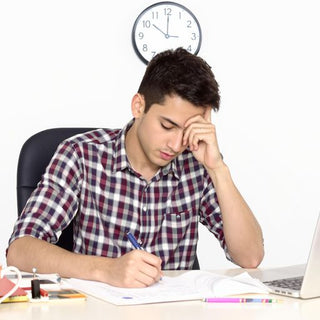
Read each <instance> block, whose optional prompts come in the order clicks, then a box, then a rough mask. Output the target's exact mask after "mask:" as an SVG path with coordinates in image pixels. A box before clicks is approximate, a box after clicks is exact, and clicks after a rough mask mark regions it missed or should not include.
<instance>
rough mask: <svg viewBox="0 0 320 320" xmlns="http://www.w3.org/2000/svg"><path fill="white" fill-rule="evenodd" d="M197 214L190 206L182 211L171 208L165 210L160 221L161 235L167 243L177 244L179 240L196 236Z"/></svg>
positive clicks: (186, 239)
mask: <svg viewBox="0 0 320 320" xmlns="http://www.w3.org/2000/svg"><path fill="white" fill-rule="evenodd" d="M197 222H198V214H197V211H196V209H195V208H193V207H191V208H190V209H186V210H183V211H180V210H177V209H171V210H169V211H167V212H166V213H165V215H164V217H163V221H162V235H163V236H164V237H166V238H167V242H168V244H175V245H177V244H178V243H180V242H181V241H189V240H190V239H193V238H194V237H195V236H197Z"/></svg>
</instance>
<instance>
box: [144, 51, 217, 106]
mask: <svg viewBox="0 0 320 320" xmlns="http://www.w3.org/2000/svg"><path fill="white" fill-rule="evenodd" d="M138 93H140V94H141V95H143V97H144V100H145V112H147V111H148V110H149V109H150V107H151V106H152V105H153V104H155V103H157V104H162V103H164V100H165V97H166V96H172V95H178V96H180V97H181V98H183V99H185V100H187V101H189V102H190V103H192V104H193V105H195V106H202V107H204V106H211V107H212V108H213V109H214V110H215V111H218V110H219V106H220V94H219V85H218V83H217V81H216V80H215V77H214V74H213V72H212V70H211V67H210V66H209V65H208V64H207V63H206V62H205V61H204V60H203V59H202V58H200V57H198V56H195V55H194V54H191V53H189V52H188V51H186V50H185V49H182V48H178V49H176V50H167V51H163V52H161V53H159V54H157V55H156V56H155V57H154V58H153V59H152V60H151V61H150V62H149V64H148V66H147V69H146V71H145V74H144V77H143V79H142V81H141V84H140V87H139V89H138Z"/></svg>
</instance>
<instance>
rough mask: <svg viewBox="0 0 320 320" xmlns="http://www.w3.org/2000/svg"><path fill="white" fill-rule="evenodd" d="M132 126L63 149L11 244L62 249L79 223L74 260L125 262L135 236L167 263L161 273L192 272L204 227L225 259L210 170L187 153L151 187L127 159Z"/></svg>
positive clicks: (85, 137) (160, 173) (105, 131)
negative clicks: (69, 229) (29, 242)
mask: <svg viewBox="0 0 320 320" xmlns="http://www.w3.org/2000/svg"><path fill="white" fill-rule="evenodd" d="M131 125H132V122H130V123H129V124H128V125H127V126H126V127H125V128H124V129H123V130H120V129H116V130H109V129H98V130H94V131H90V132H87V133H84V134H80V135H77V136H74V137H72V138H69V139H67V140H65V141H64V142H62V143H61V144H60V145H59V147H58V149H57V151H56V153H55V155H54V156H53V158H52V160H51V162H50V164H49V166H48V167H47V170H46V172H45V174H44V175H43V177H42V179H41V181H40V182H39V184H38V187H37V189H36V190H35V191H34V192H33V194H32V195H31V197H30V199H29V200H28V202H27V204H26V206H25V208H24V210H23V212H22V214H21V216H20V218H19V219H18V221H17V222H16V224H15V227H14V231H13V234H12V236H11V238H10V241H9V242H10V243H11V242H12V241H13V240H15V239H17V238H20V237H22V236H25V235H29V236H32V237H35V238H39V239H42V240H45V241H48V242H51V243H56V242H57V240H58V238H59V236H60V235H61V232H62V230H63V229H64V228H66V226H67V225H68V224H69V223H70V222H71V221H72V220H73V219H74V220H73V223H74V248H73V251H74V252H77V253H82V254H88V255H98V256H106V257H119V256H121V255H123V254H125V253H127V252H129V251H130V250H132V245H131V244H130V242H129V241H128V239H127V236H126V233H127V232H128V231H131V232H132V233H133V234H134V236H135V237H136V238H137V239H138V241H139V242H140V243H141V245H142V246H143V247H144V248H145V249H146V250H147V251H148V252H151V253H153V254H155V255H157V256H159V257H160V258H161V259H162V261H163V264H162V267H163V269H191V268H192V265H193V262H194V259H195V255H196V247H197V242H198V222H199V221H200V222H201V223H202V224H204V225H205V226H207V228H208V229H209V230H210V231H211V232H212V233H213V234H214V235H215V236H216V238H217V239H218V240H219V241H220V244H221V246H222V247H223V248H224V250H225V252H226V254H227V249H226V245H225V240H224V234H223V225H222V219H221V212H220V207H219V205H218V201H217V196H216V193H215V189H214V186H213V184H212V181H211V179H210V177H209V175H208V174H207V172H206V170H205V169H204V167H203V166H202V165H201V164H199V162H198V161H197V160H196V159H195V158H194V157H193V155H192V153H191V152H190V151H188V150H185V151H184V152H183V153H182V154H181V155H179V156H178V157H177V158H176V159H174V160H173V161H172V162H170V163H169V164H168V165H166V166H165V167H162V168H161V169H160V170H159V171H158V172H157V173H156V175H155V176H154V177H153V178H152V179H151V181H149V182H148V181H146V180H145V179H144V178H143V177H142V176H141V175H139V173H137V172H135V171H134V170H133V168H132V167H131V166H130V163H129V161H128V158H127V156H126V151H125V134H126V132H127V130H128V129H129V128H130V126H131ZM227 257H228V254H227ZM228 258H229V257H228Z"/></svg>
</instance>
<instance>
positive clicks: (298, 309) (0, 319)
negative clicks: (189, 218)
mask: <svg viewBox="0 0 320 320" xmlns="http://www.w3.org/2000/svg"><path fill="white" fill-rule="evenodd" d="M242 271H243V270H242V269H239V268H236V269H228V270H213V272H215V273H220V274H226V275H230V276H232V275H236V274H238V273H240V272H242ZM248 271H249V273H250V274H252V275H253V276H255V277H257V278H260V279H263V280H264V279H265V278H266V277H267V272H268V271H270V270H267V269H254V270H248ZM166 274H167V275H175V274H179V272H178V271H169V272H166ZM272 297H273V298H276V299H279V298H281V299H283V300H284V303H274V304H255V303H252V304H213V303H204V302H201V301H187V302H170V303H159V304H150V305H138V306H115V305H112V304H109V303H107V302H104V301H101V300H98V299H96V298H94V297H90V296H88V299H87V300H86V301H63V302H50V303H45V302H43V303H11V304H2V305H0V320H8V319H10V320H21V319H23V320H38V319H44V320H64V319H65V320H70V319H76V320H100V319H115V320H122V319H128V320H144V319H152V320H160V319H168V320H171V319H173V320H177V319H183V320H189V319H190V320H206V319H208V320H209V319H210V320H212V319H224V320H229V319H230V320H242V319H245V320H250V319H258V320H260V319H267V320H270V319H272V320H277V319H281V320H282V319H288V320H318V319H319V314H320V298H317V299H310V300H301V299H293V298H285V297H280V296H272Z"/></svg>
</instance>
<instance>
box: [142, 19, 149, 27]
mask: <svg viewBox="0 0 320 320" xmlns="http://www.w3.org/2000/svg"><path fill="white" fill-rule="evenodd" d="M142 26H143V28H150V27H151V22H150V20H143V21H142Z"/></svg>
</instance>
